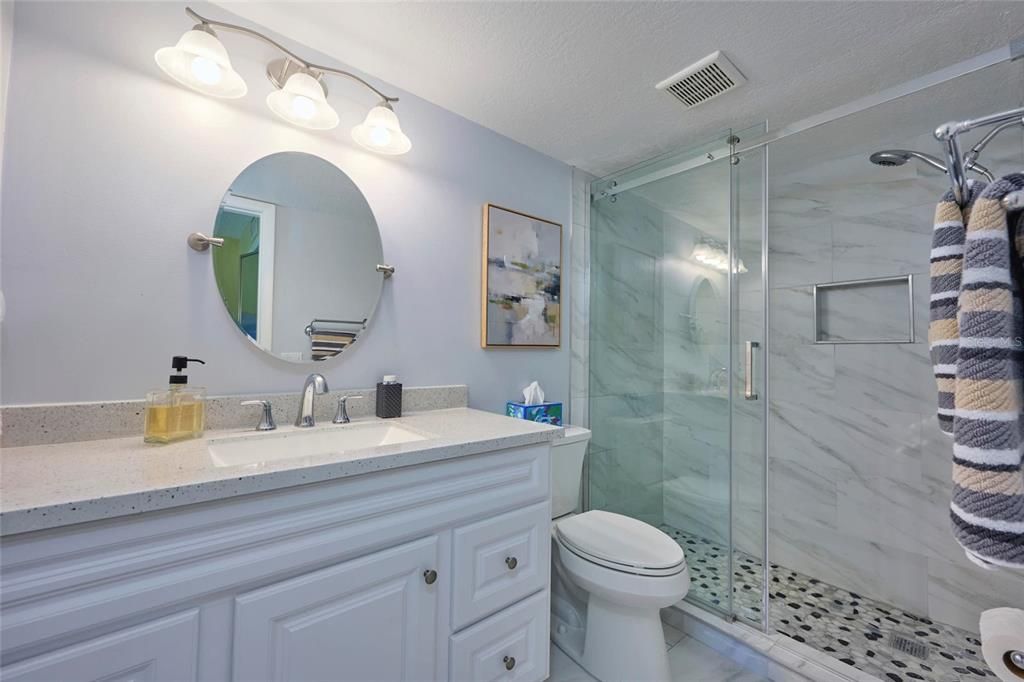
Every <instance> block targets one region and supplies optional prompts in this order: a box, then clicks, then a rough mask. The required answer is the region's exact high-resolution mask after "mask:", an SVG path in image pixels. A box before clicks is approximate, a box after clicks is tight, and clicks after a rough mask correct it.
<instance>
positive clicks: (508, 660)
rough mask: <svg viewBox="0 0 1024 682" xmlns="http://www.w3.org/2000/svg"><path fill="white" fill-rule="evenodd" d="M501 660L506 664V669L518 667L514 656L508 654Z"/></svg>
mask: <svg viewBox="0 0 1024 682" xmlns="http://www.w3.org/2000/svg"><path fill="white" fill-rule="evenodd" d="M501 660H502V662H504V664H505V670H511V669H512V668H514V667H516V659H515V657H514V656H506V657H505V658H503V659H501Z"/></svg>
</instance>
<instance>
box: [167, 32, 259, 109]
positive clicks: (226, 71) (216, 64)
mask: <svg viewBox="0 0 1024 682" xmlns="http://www.w3.org/2000/svg"><path fill="white" fill-rule="evenodd" d="M153 56H154V59H156V63H157V65H158V66H159V67H160V68H161V69H163V72H164V73H166V74H167V75H168V76H170V77H171V78H173V79H174V80H176V81H178V82H179V83H181V84H182V85H184V86H186V87H189V88H192V89H193V90H197V91H199V92H201V93H203V94H204V95H211V96H213V97H223V98H226V99H236V98H238V97H242V96H244V95H245V93H246V92H247V91H248V88H246V86H245V81H244V80H242V77H241V76H239V75H238V73H237V72H236V71H235V70H234V69H233V68H231V60H230V59H229V58H228V52H227V50H225V49H224V45H222V44H221V42H220V41H219V40H217V36H215V35H213V31H212V29H210V28H209V27H202V26H197V27H196V28H193V29H192V30H191V31H186V32H185V34H184V35H183V36H181V40H179V41H178V42H177V44H175V45H173V46H171V47H162V48H160V49H159V50H157V51H156V54H155V55H153Z"/></svg>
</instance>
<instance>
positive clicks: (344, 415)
mask: <svg viewBox="0 0 1024 682" xmlns="http://www.w3.org/2000/svg"><path fill="white" fill-rule="evenodd" d="M362 399H363V396H361V395H343V396H339V397H338V411H337V412H335V414H334V420H333V421H334V423H335V424H348V423H349V422H350V421H352V420H351V419H349V418H348V401H349V400H362Z"/></svg>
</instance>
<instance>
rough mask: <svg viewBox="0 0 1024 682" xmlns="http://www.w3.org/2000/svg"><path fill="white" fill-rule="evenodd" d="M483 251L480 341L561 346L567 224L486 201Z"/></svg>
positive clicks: (494, 345) (484, 345)
mask: <svg viewBox="0 0 1024 682" xmlns="http://www.w3.org/2000/svg"><path fill="white" fill-rule="evenodd" d="M556 233H557V240H556V239H555V234H556ZM555 244H557V250H558V253H557V256H555V254H554V253H553V251H554V248H555ZM492 251H494V253H492ZM498 251H501V253H498ZM481 253H482V262H481V268H480V269H481V280H482V281H481V290H480V346H481V347H482V348H561V346H562V316H563V306H562V291H563V287H562V262H563V255H562V225H561V224H560V223H556V222H554V221H552V220H547V219H545V218H540V217H537V216H534V215H530V214H529V213H523V212H522V211H516V210H514V209H511V208H505V207H504V206H498V205H497V204H490V203H488V204H484V219H483V248H482V249H481ZM499 287H500V289H501V290H499Z"/></svg>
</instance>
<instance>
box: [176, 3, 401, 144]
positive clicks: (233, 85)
mask: <svg viewBox="0 0 1024 682" xmlns="http://www.w3.org/2000/svg"><path fill="white" fill-rule="evenodd" d="M185 14H186V15H188V16H189V17H190V18H191V19H193V20H195V21H197V22H198V23H197V24H196V25H195V26H194V27H193V28H192V29H191V30H190V31H187V32H186V33H185V35H183V36H182V37H181V40H179V41H178V43H177V45H174V46H173V47H164V48H161V49H160V50H157V53H156V63H157V64H158V65H159V66H160V68H161V69H163V70H164V72H165V73H166V74H167V75H169V76H170V77H171V78H173V79H174V80H176V81H178V82H179V83H181V84H182V85H185V86H187V87H190V88H192V89H193V90H198V91H199V92H202V93H204V94H207V95H212V96H214V97H225V98H238V97H243V96H244V95H245V94H246V92H247V88H246V85H245V81H243V80H242V77H241V76H239V75H238V74H237V73H236V72H235V70H234V69H232V68H231V61H230V59H228V53H227V50H226V49H225V48H224V45H223V44H222V43H221V42H220V40H218V39H217V36H216V34H215V33H214V32H213V27H214V26H216V27H217V28H220V29H224V30H226V31H234V32H235V33H242V34H244V35H247V36H249V37H251V38H256V39H258V40H261V41H263V42H264V43H267V44H268V45H271V46H272V47H274V48H276V49H277V50H279V51H280V52H281V53H283V54H284V55H285V57H284V58H282V59H275V60H274V61H272V62H270V64H268V65H267V78H269V79H270V82H271V83H273V84H274V87H275V88H276V90H275V91H274V92H271V93H270V94H269V95H267V106H268V107H270V110H271V111H273V112H274V113H275V114H277V115H278V116H280V117H281V118H283V119H284V120H286V121H288V122H289V123H292V124H294V125H297V126H301V127H303V128H309V129H312V130H330V129H332V128H336V127H337V126H338V112H336V111H335V110H334V107H332V106H331V105H330V103H329V102H328V101H327V85H326V84H325V83H324V76H325V75H326V74H334V75H336V76H344V77H345V78H348V79H349V80H352V81H355V82H356V83H359V84H360V85H362V86H363V87H365V88H367V89H369V90H371V91H372V92H373V93H374V94H375V95H377V96H378V97H379V98H380V101H379V103H378V104H377V105H376V106H375V107H373V108H372V109H370V112H369V113H368V114H367V115H366V119H365V120H364V121H363V122H362V123H361V124H360V125H357V126H356V127H355V128H353V129H352V138H353V139H354V140H355V141H356V142H357V143H359V144H360V145H361V146H363V147H365V148H366V149H369V150H371V151H375V152H379V153H381V154H392V155H397V154H405V153H406V152H408V151H409V150H410V149H411V148H412V142H410V141H409V138H408V137H406V135H405V133H403V132H402V127H401V126H400V125H399V123H398V116H397V115H396V114H395V110H394V107H393V106H392V103H393V102H397V101H398V98H397V97H389V96H387V95H385V94H384V93H383V92H381V91H380V90H378V89H377V88H375V87H373V86H372V85H370V84H369V83H367V82H366V81H365V80H363V79H362V78H360V77H359V76H357V75H355V74H353V73H349V72H348V71H342V70H341V69H334V68H331V67H329V66H321V65H319V64H314V63H312V62H309V61H306V60H305V59H303V58H302V57H299V56H298V55H297V54H295V53H294V52H292V51H291V50H289V49H287V48H286V47H284V46H283V45H281V44H280V43H278V42H277V41H275V40H273V39H271V38H268V37H267V36H265V35H263V34H262V33H260V32H259V31H254V30H253V29H251V28H246V27H244V26H237V25H235V24H228V23H225V22H223V21H217V20H214V19H207V18H205V17H203V16H200V15H199V14H198V13H196V12H195V11H194V10H193V9H192V8H191V7H186V8H185Z"/></svg>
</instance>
